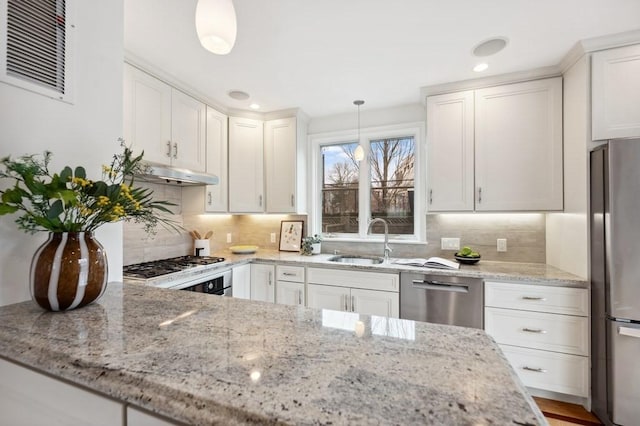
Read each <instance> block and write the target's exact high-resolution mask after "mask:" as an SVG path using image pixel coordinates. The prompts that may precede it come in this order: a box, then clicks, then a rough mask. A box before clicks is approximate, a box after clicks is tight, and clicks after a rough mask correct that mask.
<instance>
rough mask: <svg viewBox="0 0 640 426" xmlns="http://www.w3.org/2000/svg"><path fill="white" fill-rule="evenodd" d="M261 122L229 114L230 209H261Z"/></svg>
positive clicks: (262, 183) (253, 211) (246, 211)
mask: <svg viewBox="0 0 640 426" xmlns="http://www.w3.org/2000/svg"><path fill="white" fill-rule="evenodd" d="M262 140H263V131H262V121H258V120H250V119H247V118H236V117H229V211H231V212H234V213H259V212H263V211H264V176H263V170H264V167H263V158H264V155H263V152H264V150H263V144H262Z"/></svg>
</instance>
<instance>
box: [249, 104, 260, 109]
mask: <svg viewBox="0 0 640 426" xmlns="http://www.w3.org/2000/svg"><path fill="white" fill-rule="evenodd" d="M249 108H251V109H260V105H258V104H251V105H249Z"/></svg>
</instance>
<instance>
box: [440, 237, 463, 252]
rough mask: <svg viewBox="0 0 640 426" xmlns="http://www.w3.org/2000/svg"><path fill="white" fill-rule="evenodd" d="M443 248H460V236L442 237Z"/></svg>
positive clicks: (441, 245) (441, 244)
mask: <svg viewBox="0 0 640 426" xmlns="http://www.w3.org/2000/svg"><path fill="white" fill-rule="evenodd" d="M440 248H441V249H442V250H460V238H440Z"/></svg>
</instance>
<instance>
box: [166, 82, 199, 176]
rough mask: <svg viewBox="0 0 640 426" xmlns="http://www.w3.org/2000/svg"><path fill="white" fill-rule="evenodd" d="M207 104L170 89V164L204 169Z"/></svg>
mask: <svg viewBox="0 0 640 426" xmlns="http://www.w3.org/2000/svg"><path fill="white" fill-rule="evenodd" d="M206 111H207V109H206V106H205V104H203V103H202V102H200V101H198V100H197V99H194V98H192V97H191V96H189V95H186V94H184V93H182V92H181V91H179V90H176V89H171V164H172V165H173V166H176V167H180V168H184V169H189V170H193V171H197V172H204V171H205V170H206V153H205V150H206V126H207V124H206V123H207V121H206Z"/></svg>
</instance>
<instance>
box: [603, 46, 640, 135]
mask: <svg viewBox="0 0 640 426" xmlns="http://www.w3.org/2000/svg"><path fill="white" fill-rule="evenodd" d="M591 64H592V71H593V72H592V77H591V84H592V96H593V97H592V100H591V108H592V121H591V122H592V126H593V131H592V139H593V140H601V139H613V138H626V137H635V136H640V102H638V99H640V45H634V46H626V47H620V48H618V49H610V50H603V51H600V52H596V53H594V54H593V58H592V62H591Z"/></svg>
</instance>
